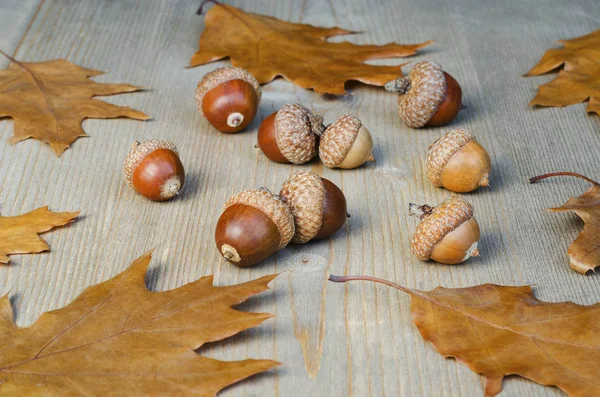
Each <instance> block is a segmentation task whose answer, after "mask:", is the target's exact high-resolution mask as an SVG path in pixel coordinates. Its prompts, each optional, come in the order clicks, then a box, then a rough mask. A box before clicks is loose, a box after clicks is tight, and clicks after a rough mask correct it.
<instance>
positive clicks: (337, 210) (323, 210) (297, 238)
mask: <svg viewBox="0 0 600 397" xmlns="http://www.w3.org/2000/svg"><path fill="white" fill-rule="evenodd" d="M279 196H280V197H281V199H282V200H283V201H284V202H285V203H286V204H287V205H289V207H290V209H291V210H292V214H293V215H294V221H295V226H296V232H295V233H294V237H293V238H292V242H293V243H297V244H303V243H306V242H307V241H309V240H312V239H322V238H326V237H329V236H331V235H333V234H334V233H335V232H337V231H338V230H339V229H340V228H341V227H342V226H343V225H344V223H345V222H346V218H347V217H348V213H347V212H346V197H345V196H344V193H343V192H342V191H341V190H340V188H338V187H337V186H336V185H335V184H334V183H333V182H331V181H329V180H327V179H325V178H321V177H320V176H319V175H317V174H315V173H313V172H308V171H296V172H294V173H293V174H292V175H291V176H290V177H289V178H288V179H287V180H286V181H285V182H284V183H283V186H282V188H281V191H280V192H279Z"/></svg>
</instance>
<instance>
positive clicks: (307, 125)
mask: <svg viewBox="0 0 600 397" xmlns="http://www.w3.org/2000/svg"><path fill="white" fill-rule="evenodd" d="M324 128H325V127H324V126H323V118H322V117H321V116H317V115H314V114H313V113H312V112H311V111H310V110H308V109H307V108H305V107H304V106H302V105H300V104H297V103H292V104H287V105H284V106H283V107H282V108H281V109H280V110H279V111H278V112H277V114H276V115H275V140H276V142H277V147H278V148H279V151H280V152H281V154H282V155H283V157H285V158H286V159H287V160H288V161H289V162H290V163H292V164H304V163H306V162H308V161H310V160H312V159H313V158H314V157H315V156H316V154H317V144H316V142H317V135H320V134H321V133H322V132H323V129H324Z"/></svg>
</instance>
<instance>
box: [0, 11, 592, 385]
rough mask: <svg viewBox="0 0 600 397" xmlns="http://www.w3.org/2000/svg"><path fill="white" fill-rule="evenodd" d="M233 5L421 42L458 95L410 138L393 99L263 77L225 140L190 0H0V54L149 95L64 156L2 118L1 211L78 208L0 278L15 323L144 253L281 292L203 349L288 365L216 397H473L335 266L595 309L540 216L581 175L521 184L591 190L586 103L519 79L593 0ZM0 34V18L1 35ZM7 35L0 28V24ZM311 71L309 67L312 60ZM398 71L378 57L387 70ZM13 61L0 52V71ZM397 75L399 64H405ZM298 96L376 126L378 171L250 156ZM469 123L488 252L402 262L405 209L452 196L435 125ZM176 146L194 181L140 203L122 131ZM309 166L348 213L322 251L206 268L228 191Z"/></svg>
mask: <svg viewBox="0 0 600 397" xmlns="http://www.w3.org/2000/svg"><path fill="white" fill-rule="evenodd" d="M228 3H229V4H232V5H235V6H238V7H242V8H243V9H244V10H247V11H251V12H259V13H263V14H268V15H273V16H275V17H278V18H282V19H286V20H290V21H293V22H303V23H311V24H316V25H322V26H333V25H339V26H341V27H343V28H347V29H350V30H356V31H363V32H365V33H363V34H357V35H353V36H348V37H344V38H336V39H334V40H349V41H352V42H355V43H360V44H363V43H375V44H384V43H387V42H391V41H398V42H402V43H414V42H422V41H426V40H430V39H432V40H436V42H435V43H434V44H433V45H432V46H431V47H430V48H428V49H426V50H425V51H424V53H423V54H422V55H419V56H417V57H415V58H412V59H411V60H412V61H417V60H421V59H429V60H433V61H437V62H440V63H441V64H442V65H444V68H445V69H446V71H448V73H450V74H452V76H454V77H455V78H456V79H457V80H458V81H459V82H460V83H461V86H462V89H463V98H464V99H463V101H464V103H465V105H466V106H467V108H466V109H465V110H463V111H462V112H461V113H460V114H459V116H458V118H457V119H456V121H455V122H454V123H453V124H452V125H451V126H450V127H441V128H431V129H424V130H411V129H409V128H408V127H406V126H405V125H404V124H403V123H402V122H401V120H400V119H399V117H398V115H397V113H396V97H395V96H394V95H392V94H388V93H386V92H384V91H383V90H382V89H377V88H371V87H364V86H360V85H357V84H350V85H349V86H348V89H349V93H348V94H347V95H344V96H340V97H337V98H332V97H322V96H319V95H316V94H314V93H313V92H310V91H305V90H302V89H299V88H296V87H294V86H293V85H291V84H289V83H287V82H285V81H283V80H278V81H275V82H273V83H271V84H268V85H266V86H264V95H263V102H262V103H261V105H260V109H259V113H258V115H257V118H256V119H255V120H254V121H253V123H252V124H251V125H250V127H249V130H248V131H247V132H244V133H241V134H236V135H231V134H221V133H218V132H217V131H216V130H214V128H212V127H211V126H210V125H209V123H208V122H207V121H206V120H204V119H203V118H202V117H201V116H200V115H199V114H198V113H197V112H196V110H195V103H194V90H195V87H196V84H197V82H198V81H199V79H200V78H201V77H202V75H203V74H204V73H206V72H208V71H210V70H213V69H214V68H216V67H217V66H221V65H224V64H226V62H219V63H215V64H212V65H207V66H203V67H198V68H193V69H185V66H186V64H187V61H188V60H189V58H190V56H191V54H193V53H194V52H195V51H196V50H197V48H196V46H197V42H198V37H199V35H200V32H201V31H202V28H203V26H204V24H203V19H202V17H200V16H197V15H195V11H196V9H197V6H198V2H197V1H192V0H173V1H168V2H166V1H161V0H149V1H145V2H144V3H143V5H141V3H139V2H137V1H134V0H124V1H118V2H117V1H109V0H97V1H93V0H86V1H78V2H71V1H66V0H45V1H43V2H41V3H39V4H40V5H39V7H38V2H37V1H33V0H30V1H23V2H17V1H12V2H8V3H5V2H2V4H1V5H0V44H1V46H2V48H3V49H4V50H5V51H7V52H9V53H11V54H13V55H14V56H15V57H16V58H17V59H20V60H23V61H45V60H51V59H57V58H66V59H68V60H69V61H71V62H74V63H77V64H79V65H81V66H84V67H91V68H95V69H100V70H105V71H107V72H108V74H107V75H104V76H100V77H97V78H96V79H95V80H96V81H100V82H128V83H131V84H136V85H142V86H145V87H151V88H152V90H151V91H149V92H141V93H135V94H131V95H124V96H120V97H109V98H107V99H106V100H107V101H108V102H111V103H115V104H118V105H127V106H130V107H133V108H136V109H140V110H143V111H144V112H146V113H148V114H149V115H151V116H152V117H153V120H152V121H149V122H145V123H143V122H139V121H134V120H89V121H85V122H84V129H85V130H86V132H87V133H88V134H89V135H90V137H89V138H85V139H80V140H78V141H77V142H76V143H75V144H74V145H73V148H72V149H71V150H68V151H67V152H66V153H65V154H64V155H63V157H62V158H60V159H57V158H56V157H55V156H54V154H53V153H52V151H51V150H50V149H49V148H48V147H47V146H46V145H43V144H41V143H40V142H36V141H32V140H30V141H26V142H22V143H20V144H18V145H16V146H10V145H9V144H8V138H9V137H10V136H11V135H12V128H13V126H12V121H10V120H6V121H1V122H0V186H1V187H0V211H1V213H2V214H3V215H16V214H19V213H23V212H27V211H30V210H32V209H34V208H37V207H40V206H43V205H49V206H50V208H51V209H52V210H55V211H76V210H80V209H81V210H83V214H82V217H81V219H80V220H78V221H77V222H75V223H74V224H72V225H70V226H69V227H66V228H63V229H60V230H57V231H54V232H52V233H49V234H46V235H44V238H45V239H46V240H48V242H49V243H50V245H51V246H52V252H50V253H45V254H41V255H23V256H13V257H12V258H11V261H12V263H13V264H12V265H11V266H8V267H2V268H0V294H5V293H10V295H11V296H12V301H13V305H14V308H15V311H16V315H17V322H18V324H19V325H22V326H26V325H28V324H31V323H32V322H33V321H35V319H36V318H37V317H38V316H39V315H40V313H42V312H43V311H46V310H50V309H54V308H57V307H61V306H63V305H65V304H66V303H68V302H69V301H70V300H71V299H73V298H74V297H75V296H76V295H77V294H79V293H80V292H81V291H82V290H83V289H84V288H85V287H86V286H89V285H91V284H94V283H97V282H100V281H102V280H105V279H107V278H109V277H110V276H112V275H114V274H116V273H118V272H119V271H121V270H122V269H124V268H125V267H126V266H127V265H128V264H129V263H130V262H131V261H132V260H133V259H134V258H136V257H138V256H139V255H141V254H142V253H144V252H146V251H148V250H149V249H151V248H156V251H155V259H154V263H153V265H152V271H151V272H150V274H149V276H148V284H149V286H150V287H151V288H152V289H154V290H165V289H169V288H173V287H176V286H179V285H182V284H184V283H186V282H189V281H191V280H195V279H197V278H198V277H200V276H202V275H206V274H210V273H215V282H216V284H218V285H225V284H231V283H238V282H242V281H245V280H249V279H251V278H255V277H258V276H260V275H264V274H270V273H273V272H283V274H282V275H281V276H280V277H278V278H277V279H276V281H275V282H274V283H273V288H274V291H273V293H272V294H271V295H269V294H266V295H263V296H261V297H259V298H256V299H254V300H253V301H252V302H251V303H250V304H249V305H247V307H249V308H252V309H257V310H260V311H270V312H273V313H275V314H276V317H275V319H274V320H271V321H269V322H267V323H265V324H264V325H262V326H260V327H259V328H257V329H255V330H252V331H248V332H244V333H242V334H240V335H238V336H236V337H234V338H231V339H229V340H226V341H223V342H219V343H216V344H212V345H210V346H207V347H205V348H203V353H204V354H208V355H210V356H214V357H217V358H220V359H242V358H245V357H260V358H271V359H274V360H277V361H281V362H283V363H285V365H284V366H283V367H281V368H279V369H277V370H275V371H273V372H272V373H269V374H266V375H261V376H258V377H255V378H253V379H251V380H250V381H248V382H243V383H241V384H238V385H236V386H233V387H231V388H228V389H227V390H225V391H224V392H223V393H222V395H223V396H255V395H261V396H293V395H310V396H332V395H348V396H355V397H362V396H396V395H403V396H408V395H410V396H473V395H480V393H482V383H481V382H482V380H481V379H480V378H479V377H478V376H477V375H474V374H473V373H471V372H470V371H469V370H468V369H467V368H466V367H464V366H462V365H460V364H458V363H456V362H455V361H453V360H445V359H443V358H441V357H440V356H439V355H438V354H437V353H436V352H435V351H434V350H433V348H432V347H431V346H430V345H428V344H426V343H425V342H423V340H422V339H421V337H420V336H419V334H418V332H417V331H416V329H415V328H414V327H413V325H412V322H411V319H410V313H409V302H408V298H407V297H406V296H404V295H401V294H399V293H398V292H396V291H394V290H391V289H386V288H385V287H380V286H375V285H370V284H354V285H347V286H346V285H344V286H341V285H327V284H326V283H325V282H324V278H325V275H326V274H327V273H328V272H334V273H341V274H367V275H372V276H375V277H381V278H387V279H390V280H392V281H395V282H398V283H400V284H402V285H406V286H408V287H411V288H418V289H427V290H429V289H433V288H434V287H436V286H437V285H443V286H446V287H461V286H470V285H475V284H480V283H485V282H493V283H497V284H505V285H522V284H535V285H536V287H535V291H536V295H537V297H538V298H540V299H542V300H547V301H565V300H571V301H574V302H577V303H582V304H590V303H593V302H596V301H598V300H600V288H599V287H598V275H592V276H587V277H584V276H581V275H579V274H577V273H575V272H573V271H572V270H571V269H570V268H569V264H568V258H567V255H566V250H567V247H568V246H569V244H570V243H571V241H572V240H573V239H574V238H575V237H576V236H577V234H578V232H579V230H580V228H581V226H582V223H581V221H580V220H579V219H578V218H577V216H576V215H574V214H549V213H547V212H545V211H544V209H545V208H547V207H552V206H557V205H560V204H562V203H563V202H564V201H566V199H567V198H568V197H571V196H575V195H579V194H580V193H582V192H583V191H584V190H585V189H587V186H586V185H585V183H583V182H581V181H578V180H575V179H572V180H571V179H565V178H562V179H555V180H549V181H545V182H544V183H540V184H537V185H529V184H528V183H527V179H528V178H529V177H530V176H533V175H537V174H540V173H544V172H550V171H559V170H565V171H575V172H579V173H582V174H585V175H588V176H591V177H595V178H596V179H597V178H598V177H599V176H598V173H599V169H598V164H599V162H600V154H599V153H600V151H599V150H598V149H599V148H600V122H599V121H598V118H597V117H586V116H584V115H583V113H584V112H583V108H584V107H585V104H581V105H576V106H571V107H567V108H563V109H555V108H549V109H532V108H529V107H528V106H527V104H528V102H529V101H530V100H531V98H532V97H533V96H534V94H535V92H536V85H537V84H542V83H544V82H546V81H548V80H550V79H551V77H549V76H541V77H535V78H523V77H522V75H523V74H524V73H525V72H526V71H527V70H529V68H531V66H533V65H534V64H535V63H536V62H537V60H538V59H539V57H540V56H541V55H542V54H543V53H544V51H545V50H546V49H548V48H549V47H551V46H553V44H552V43H553V42H554V41H555V40H558V39H562V38H570V37H575V36H579V35H583V34H585V33H588V32H590V31H592V30H594V29H597V26H598V20H599V19H600V10H599V9H598V7H597V2H596V0H573V1H566V0H548V1H546V2H544V5H543V6H541V5H540V4H539V3H538V2H535V1H533V0H526V1H523V0H509V1H505V2H501V3H493V2H486V3H489V4H487V6H483V5H482V3H481V1H479V0H457V1H451V0H423V1H419V2H412V1H409V0H398V1H395V2H388V1H384V0H377V1H375V2H365V1H359V0H344V1H342V0H331V1H329V2H320V1H303V2H294V1H291V0H284V1H260V0H253V1H242V0H236V1H228ZM7 23H8V24H9V25H7ZM7 26H9V27H7ZM308 61H310V60H307V62H308ZM401 62H402V60H387V61H377V63H382V64H399V63H401ZM7 65H8V61H7V60H5V59H0V67H6V66H7ZM405 70H406V71H408V69H405ZM287 102H300V103H302V104H304V105H305V106H307V107H309V108H311V109H312V110H314V111H316V112H320V113H322V114H323V116H324V117H325V121H326V122H328V123H330V122H332V121H334V120H335V119H336V117H337V116H338V115H340V114H343V113H346V112H351V113H354V114H355V115H357V116H358V117H359V118H361V119H362V121H363V123H364V124H365V125H366V126H367V127H368V128H369V130H370V131H371V133H372V134H373V138H374V142H375V151H374V155H375V157H376V158H377V163H376V164H373V165H368V166H367V167H364V168H361V169H358V170H350V171H340V170H330V169H326V168H323V167H321V166H320V165H319V164H318V163H312V164H308V165H306V166H301V167H299V166H290V165H285V164H276V163H273V162H270V161H268V160H267V159H266V158H265V157H264V156H263V155H262V154H261V153H260V152H258V151H257V149H255V148H254V144H255V143H256V131H257V129H258V125H259V124H260V120H262V119H263V118H265V117H266V116H268V115H269V114H271V113H272V112H273V111H275V110H277V109H278V108H279V107H280V106H281V105H283V104H284V103H287ZM452 127H461V128H465V129H467V130H469V131H470V132H472V133H473V134H474V135H475V136H476V137H477V139H478V140H479V141H480V142H481V143H482V145H483V146H484V147H486V148H487V149H488V151H489V152H490V155H491V157H492V163H493V171H492V175H491V178H490V179H491V184H492V187H491V188H490V189H483V190H481V191H479V192H476V193H474V194H470V195H468V196H467V198H468V200H470V201H471V202H472V203H473V204H474V206H475V216H476V217H477V220H478V221H479V224H480V227H481V230H482V241H481V254H482V256H481V257H479V258H476V259H474V260H472V261H469V262H468V263H467V264H466V265H464V266H441V265H435V264H431V263H421V262H419V261H418V260H416V259H415V258H414V257H413V256H412V255H411V254H410V248H409V238H410V235H411V233H412V231H413V229H414V227H415V223H414V222H415V221H414V220H413V219H412V218H410V217H409V216H408V214H407V208H408V203H409V202H418V203H430V204H436V203H438V202H440V201H441V200H443V199H444V198H445V197H447V196H448V194H449V193H448V192H447V191H444V190H442V189H438V188H435V187H433V186H432V185H431V184H430V183H429V181H428V180H427V177H426V174H425V167H424V160H425V153H426V150H427V147H428V146H429V144H430V143H431V142H433V141H434V140H435V139H436V138H438V137H439V136H441V135H442V134H443V133H444V132H445V131H447V130H448V128H452ZM153 138H156V139H170V140H173V141H174V142H176V143H177V145H178V147H179V149H180V152H181V158H182V161H183V163H184V164H185V166H186V174H187V185H186V187H185V190H184V192H183V195H182V196H181V197H180V198H179V199H177V200H175V201H172V202H168V203H154V202H150V201H148V200H146V199H144V198H143V197H141V196H139V195H137V194H135V192H133V191H132V190H131V189H130V188H129V187H128V186H127V185H126V184H125V182H124V180H123V177H122V174H121V166H122V162H123V160H124V158H125V156H126V154H127V152H128V150H129V147H130V145H131V143H132V142H133V141H134V140H145V139H153ZM301 168H302V169H310V168H313V169H314V170H316V171H317V172H319V173H320V174H321V175H323V177H325V178H327V179H329V180H331V181H332V182H334V183H335V184H337V185H338V186H340V187H341V188H342V190H343V191H344V192H345V193H346V196H347V199H348V211H349V212H350V214H351V215H352V218H350V220H349V221H348V223H347V224H346V226H345V227H344V228H343V229H342V230H341V231H340V232H338V233H337V234H336V235H335V236H334V237H333V238H331V239H328V240H324V241H319V242H315V243H310V244H308V245H305V246H301V247H300V246H292V247H289V248H286V249H285V250H283V251H281V252H280V253H279V254H277V255H276V256H274V257H273V258H272V259H270V260H268V261H267V262H265V263H264V264H263V265H261V266H258V267H254V268H250V269H239V268H237V267H234V266H230V265H228V264H227V263H225V262H224V261H222V260H221V258H220V256H219V254H218V252H217V250H216V248H215V244H214V241H213V240H214V239H213V235H214V227H215V225H216V222H217V219H218V217H219V215H220V212H221V208H222V205H223V203H224V202H225V200H226V199H227V198H228V197H229V196H230V195H232V194H233V193H235V192H236V191H238V190H240V189H242V188H249V187H260V186H266V187H268V188H271V189H278V188H279V186H280V184H281V183H282V182H283V181H284V180H285V179H286V178H287V176H289V175H290V173H291V172H293V171H294V170H296V169H301ZM560 394H561V393H560V392H559V391H558V390H557V389H554V388H549V387H543V386H540V385H537V384H534V383H532V382H529V381H526V380H523V379H520V378H514V379H509V380H507V381H506V382H505V391H504V393H503V396H524V395H535V396H558V395H560Z"/></svg>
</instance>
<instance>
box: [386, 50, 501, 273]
mask: <svg viewBox="0 0 600 397" xmlns="http://www.w3.org/2000/svg"><path fill="white" fill-rule="evenodd" d="M385 88H386V90H388V91H391V92H397V93H398V94H400V95H399V96H398V113H399V114H400V117H401V118H402V120H404V122H405V123H406V124H407V125H408V126H409V127H412V128H420V127H423V126H442V125H446V124H448V123H450V122H451V121H452V120H453V119H454V118H455V117H456V115H457V114H458V112H459V111H460V109H461V101H462V90H461V88H460V85H459V84H458V82H457V81H456V80H455V79H454V78H453V77H452V76H450V75H449V74H448V73H446V72H444V70H443V69H442V67H441V66H440V65H439V64H437V63H435V62H429V61H424V62H419V63H418V64H416V65H415V67H414V68H413V69H412V70H411V72H410V73H409V74H408V76H406V77H401V78H398V79H396V80H393V81H390V82H389V83H387V84H386V85H385ZM490 170H491V161H490V157H489V155H488V153H487V152H486V150H485V149H484V148H483V147H482V146H481V145H480V144H479V143H478V142H477V141H476V140H475V138H474V137H473V136H472V135H471V134H469V133H468V132H467V131H464V130H460V129H457V130H453V131H450V132H448V133H447V134H445V135H444V136H443V137H441V138H440V139H438V140H437V141H435V142H434V143H433V144H432V145H431V146H430V147H429V150H428V153H427V162H426V171H427V176H428V178H429V179H430V180H431V182H432V183H433V184H434V185H435V186H439V187H444V188H446V189H448V190H450V191H453V192H457V193H468V192H472V191H474V190H476V189H477V188H479V187H480V186H488V185H489V173H490ZM409 213H410V215H413V216H417V217H418V218H419V219H420V223H419V224H418V226H417V228H416V230H415V233H414V234H413V236H412V238H411V241H410V243H411V251H412V253H413V254H414V255H415V256H416V257H417V258H419V259H421V260H434V261H436V262H439V263H443V264H457V263H461V262H464V261H465V260H467V259H468V258H470V257H472V256H477V255H479V251H478V249H477V244H478V241H479V237H480V231H479V225H478V223H477V220H476V219H475V218H474V217H473V206H472V205H471V204H470V203H469V202H467V201H466V200H465V199H463V198H461V197H458V196H452V197H449V198H447V199H446V200H444V201H443V202H442V203H440V204H439V205H438V206H437V207H431V206H429V205H416V204H410V206H409Z"/></svg>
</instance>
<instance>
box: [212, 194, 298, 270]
mask: <svg viewBox="0 0 600 397" xmlns="http://www.w3.org/2000/svg"><path fill="white" fill-rule="evenodd" d="M293 236H294V217H293V215H292V212H291V211H290V208H289V207H288V206H287V205H286V204H284V203H283V201H281V200H280V199H279V197H277V196H275V195H274V194H272V193H271V192H269V191H268V190H266V189H248V190H242V191H241V192H239V193H237V194H235V195H234V196H233V197H231V198H230V199H229V200H228V201H227V202H226V203H225V209H224V211H223V213H222V214H221V216H220V217H219V220H218V222H217V227H216V230H215V242H216V244H217V249H218V250H219V253H220V254H221V255H222V256H223V257H224V258H225V259H226V260H227V261H228V262H231V263H233V264H234V265H237V266H242V267H245V266H252V265H255V264H257V263H259V262H262V261H263V260H265V259H267V258H268V257H269V256H270V255H272V254H273V253H275V252H277V251H278V250H280V249H282V248H283V247H285V246H286V245H288V243H289V242H290V240H291V239H292V237H293Z"/></svg>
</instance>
